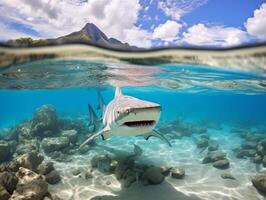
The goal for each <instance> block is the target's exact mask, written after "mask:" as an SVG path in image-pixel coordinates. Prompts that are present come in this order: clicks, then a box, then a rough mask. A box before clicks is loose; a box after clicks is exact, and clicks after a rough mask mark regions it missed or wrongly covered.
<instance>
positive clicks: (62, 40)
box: [7, 23, 139, 50]
mask: <svg viewBox="0 0 266 200" xmlns="http://www.w3.org/2000/svg"><path fill="white" fill-rule="evenodd" d="M66 43H88V44H95V45H99V46H102V47H109V48H114V49H124V50H125V49H126V50H136V49H139V48H138V47H135V46H130V45H129V44H128V43H122V42H121V41H119V40H117V39H115V38H108V37H107V36H106V35H105V34H104V33H103V32H102V31H101V30H100V29H99V28H98V27H97V26H96V25H94V24H93V23H87V24H86V25H85V26H84V27H83V28H82V29H81V30H80V31H77V32H73V33H70V34H68V35H65V36H61V37H58V38H54V39H39V40H34V39H32V38H18V39H15V40H9V41H8V42H7V44H9V45H11V46H19V47H20V46H22V47H27V46H42V45H50V44H66Z"/></svg>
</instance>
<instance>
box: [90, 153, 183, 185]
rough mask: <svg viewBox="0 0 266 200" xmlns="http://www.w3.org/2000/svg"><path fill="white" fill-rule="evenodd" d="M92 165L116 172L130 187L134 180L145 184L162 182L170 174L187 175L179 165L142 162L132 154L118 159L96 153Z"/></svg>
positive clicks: (109, 171)
mask: <svg viewBox="0 0 266 200" xmlns="http://www.w3.org/2000/svg"><path fill="white" fill-rule="evenodd" d="M91 167H92V168H93V169H97V170H98V171H100V172H102V173H105V174H114V175H115V177H116V179H117V180H119V181H120V182H121V184H122V186H123V187H130V186H131V184H133V183H134V182H139V183H142V184H143V185H157V184H161V183H162V182H163V181H164V180H165V177H166V176H169V175H171V177H172V178H175V179H183V178H184V177H185V170H184V169H181V168H179V167H167V166H149V165H146V164H140V163H136V161H135V159H134V157H132V156H128V157H126V158H123V159H117V158H112V157H111V156H109V155H96V156H94V157H93V158H92V159H91ZM87 175H88V176H89V177H92V174H91V172H90V173H88V172H87V173H86V176H87Z"/></svg>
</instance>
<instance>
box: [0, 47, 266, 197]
mask: <svg viewBox="0 0 266 200" xmlns="http://www.w3.org/2000/svg"><path fill="white" fill-rule="evenodd" d="M49 48H50V47H44V48H43V49H42V48H31V49H12V48H6V47H2V48H1V49H0V50H1V62H0V63H1V68H0V88H1V90H0V174H1V175H0V183H1V184H0V199H1V200H5V199H13V200H22V199H23V200H29V199H30V200H39V199H40V200H41V199H43V200H44V199H45V200H49V199H54V200H56V199H64V200H72V199H74V200H88V199H92V200H100V199H101V200H111V199H117V200H119V199H123V200H136V199H146V200H149V199H153V200H164V199H165V200H166V199H167V200H203V199H208V200H217V199H221V200H227V199H228V200H229V199H230V200H231V199H234V200H243V199H247V200H262V199H265V192H266V172H265V171H263V169H264V168H265V167H266V114H265V113H266V106H265V105H266V104H265V103H266V74H265V66H266V63H265V55H266V54H265V52H266V50H265V45H264V46H263V45H262V46H258V47H250V48H244V49H232V50H227V51H222V52H220V51H217V52H216V51H209V50H208V51H204V50H182V49H181V50H180V49H169V50H167V49H166V50H160V51H148V52H135V53H133V52H119V51H109V50H105V49H98V48H95V49H93V48H94V47H89V46H87V47H86V46H82V45H80V46H71V45H66V46H63V47H61V46H58V47H53V48H52V47H51V48H50V49H49ZM51 52H52V53H51ZM92 52H94V53H92Z"/></svg>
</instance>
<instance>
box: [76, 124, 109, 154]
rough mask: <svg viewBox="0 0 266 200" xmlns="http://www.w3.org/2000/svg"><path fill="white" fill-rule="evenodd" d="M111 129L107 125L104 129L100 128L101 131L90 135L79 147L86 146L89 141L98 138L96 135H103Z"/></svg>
mask: <svg viewBox="0 0 266 200" xmlns="http://www.w3.org/2000/svg"><path fill="white" fill-rule="evenodd" d="M109 130H110V129H109V128H107V127H105V128H104V129H102V130H100V131H99V132H97V133H94V134H92V135H90V136H89V137H88V139H87V140H85V142H83V143H82V144H81V145H80V146H79V149H81V148H82V147H84V146H85V145H86V144H88V143H89V142H90V141H92V140H93V139H94V138H96V137H98V136H100V135H103V134H105V133H107V132H108V131H109Z"/></svg>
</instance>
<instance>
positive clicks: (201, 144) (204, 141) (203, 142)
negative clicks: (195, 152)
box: [197, 138, 208, 148]
mask: <svg viewBox="0 0 266 200" xmlns="http://www.w3.org/2000/svg"><path fill="white" fill-rule="evenodd" d="M207 146H208V139H206V138H202V139H200V140H199V141H198V142H197V147H198V148H204V147H207Z"/></svg>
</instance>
